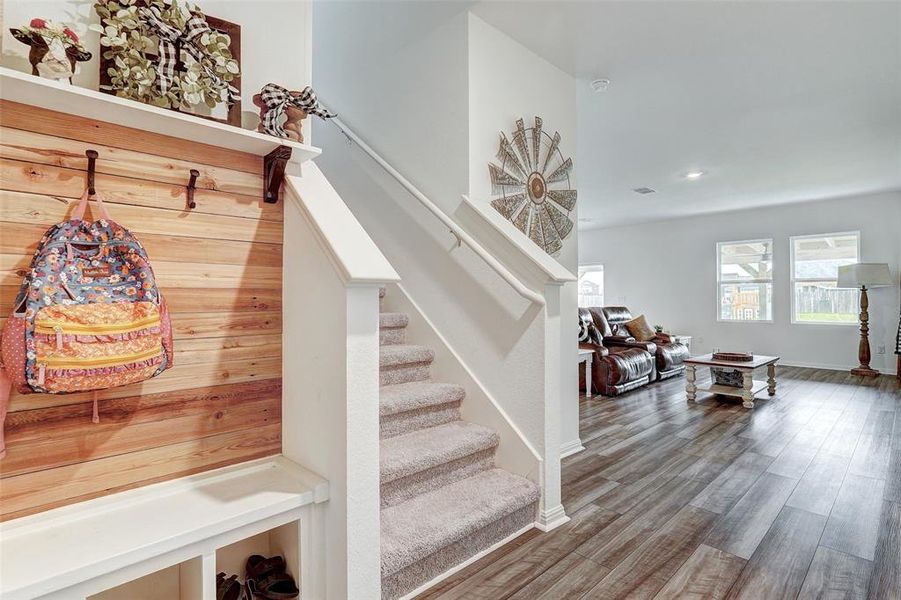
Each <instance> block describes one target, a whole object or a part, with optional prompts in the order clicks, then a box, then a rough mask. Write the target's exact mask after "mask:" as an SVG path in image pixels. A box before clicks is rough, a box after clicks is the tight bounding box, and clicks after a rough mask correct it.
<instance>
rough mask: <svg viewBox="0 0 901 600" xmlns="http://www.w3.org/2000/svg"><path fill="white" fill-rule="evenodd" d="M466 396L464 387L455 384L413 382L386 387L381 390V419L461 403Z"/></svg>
mask: <svg viewBox="0 0 901 600" xmlns="http://www.w3.org/2000/svg"><path fill="white" fill-rule="evenodd" d="M465 395H466V390H464V389H463V386H462V385H457V384H455V383H436V382H434V381H412V382H410V383H399V384H397V385H386V386H384V387H382V388H380V389H379V417H387V416H391V415H396V414H399V413H403V412H408V411H411V410H419V409H423V408H432V407H436V406H441V405H443V404H451V403H459V402H461V401H462V400H463V397H464V396H465Z"/></svg>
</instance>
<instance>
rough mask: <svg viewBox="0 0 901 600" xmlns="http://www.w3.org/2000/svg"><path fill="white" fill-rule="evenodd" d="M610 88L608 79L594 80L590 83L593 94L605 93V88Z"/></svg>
mask: <svg viewBox="0 0 901 600" xmlns="http://www.w3.org/2000/svg"><path fill="white" fill-rule="evenodd" d="M609 87H610V80H609V79H595V80H594V81H592V82H591V89H593V90H594V91H595V92H606V91H607V88H609Z"/></svg>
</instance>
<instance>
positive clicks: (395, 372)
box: [379, 344, 435, 385]
mask: <svg viewBox="0 0 901 600" xmlns="http://www.w3.org/2000/svg"><path fill="white" fill-rule="evenodd" d="M434 359H435V353H434V352H432V350H431V349H430V348H428V347H427V346H415V345H410V344H387V345H384V346H381V347H380V348H379V370H380V373H379V383H380V385H392V384H396V383H407V382H410V381H424V380H426V379H428V378H429V365H430V364H432V361H433V360H434Z"/></svg>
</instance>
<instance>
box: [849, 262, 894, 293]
mask: <svg viewBox="0 0 901 600" xmlns="http://www.w3.org/2000/svg"><path fill="white" fill-rule="evenodd" d="M894 283H895V282H894V281H892V274H891V273H890V272H889V270H888V264H886V263H857V264H853V265H845V266H842V267H839V268H838V283H837V284H836V285H837V286H838V287H840V288H859V287H861V286H864V285H865V286H867V287H878V286H882V285H892V284H894Z"/></svg>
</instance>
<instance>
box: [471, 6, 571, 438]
mask: <svg viewBox="0 0 901 600" xmlns="http://www.w3.org/2000/svg"><path fill="white" fill-rule="evenodd" d="M535 116H539V117H541V118H542V120H543V121H544V125H543V126H544V128H545V129H546V130H547V131H548V133H550V134H551V135H553V132H554V131H559V132H560V135H561V137H562V142H561V148H560V150H561V151H562V152H563V155H564V156H571V157H573V159H574V160H575V154H576V138H577V131H578V128H577V124H576V80H575V79H574V78H573V77H572V76H570V75H568V74H567V73H565V72H564V71H562V70H560V69H558V68H557V67H555V66H554V65H552V64H550V63H549V62H547V61H546V60H544V59H543V58H541V57H540V56H538V55H537V54H535V53H533V52H532V51H531V50H529V49H527V48H526V47H524V46H523V45H521V44H519V43H518V42H516V41H514V40H513V39H512V38H510V37H508V36H507V35H506V34H504V33H502V32H501V31H499V30H498V29H496V28H494V27H492V26H491V25H489V24H487V23H485V21H483V20H482V19H480V18H478V17H476V16H474V15H470V16H469V197H470V198H471V199H472V200H473V202H476V203H484V204H490V201H491V199H492V198H493V196H492V191H491V179H490V177H489V174H488V163H489V162H494V163H497V158H496V156H495V154H496V153H497V145H498V135H499V133H500V132H501V131H504V132H505V133H506V134H507V137H508V138H510V137H511V135H510V132H511V131H512V130H513V129H514V126H515V122H516V119H518V118H523V119H524V120H525V121H526V123H527V126H529V125H528V124H530V123H532V122H533V119H534V117H535ZM578 167H579V163H578V162H576V167H575V169H574V170H573V174H572V175H571V177H570V180H571V183H572V185H573V187H575V188H576V189H578V183H577V170H578ZM571 217H572V219H573V222H575V221H576V211H573V213H572V214H571ZM578 245H579V240H578V236H577V235H576V232H575V227H573V233H571V234H570V236H569V237H568V238H567V239H565V240H564V242H563V249H562V250H561V252H560V254H559V256H557V260H559V262H560V263H561V264H562V265H563V266H564V267H566V268H567V269H568V270H569V271H571V272H575V271H576V270H577V267H578V256H579V248H578ZM576 308H577V299H576V285H575V284H567V285H565V286H564V288H563V300H562V303H561V314H563V315H566V314H573V315H574V314H576ZM573 320H575V319H573ZM563 327H564V332H566V331H567V330H566V329H565V327H566V325H565V324H564V325H563ZM574 339H575V338H574V337H573V339H568V338H566V336H565V335H564V338H563V340H562V345H563V347H562V348H561V350H560V352H561V362H562V369H563V373H562V380H563V387H562V389H561V391H560V400H561V407H562V410H563V414H562V421H561V427H562V430H561V434H560V435H561V440H562V444H563V446H564V447H575V448H578V447H579V446H580V444H579V405H578V389H577V388H578V372H577V370H576V365H577V358H578V357H577V348H578V346H577V344H576V342H575V341H574ZM523 350H524V351H525V352H529V350H530V349H529V348H523ZM524 360H526V357H524ZM522 401H523V402H526V401H527V398H525V397H523V398H522Z"/></svg>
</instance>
